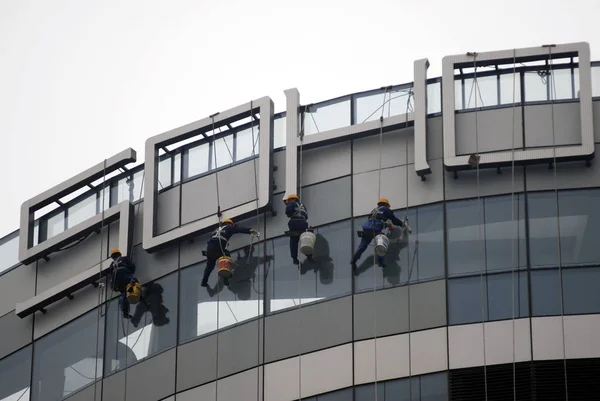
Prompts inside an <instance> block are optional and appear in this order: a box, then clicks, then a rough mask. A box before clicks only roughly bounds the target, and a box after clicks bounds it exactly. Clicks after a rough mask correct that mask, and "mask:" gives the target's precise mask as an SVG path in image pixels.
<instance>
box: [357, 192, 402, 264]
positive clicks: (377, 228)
mask: <svg viewBox="0 0 600 401" xmlns="http://www.w3.org/2000/svg"><path fill="white" fill-rule="evenodd" d="M388 220H390V221H391V222H392V223H393V224H395V225H397V226H399V227H404V223H403V222H402V220H400V219H399V218H397V217H396V216H395V215H394V212H392V210H391V209H390V201H389V200H387V199H386V198H380V199H379V201H378V202H377V207H376V208H375V209H373V210H372V211H371V214H370V215H369V218H368V219H367V221H365V222H364V223H363V224H362V229H363V234H362V238H361V240H360V244H359V245H358V248H357V249H356V252H355V253H354V256H353V257H352V262H351V263H352V265H353V266H355V265H356V262H358V260H359V259H360V257H361V256H362V254H363V253H364V252H365V251H366V250H367V248H368V247H369V244H370V243H371V241H373V238H375V236H376V235H377V234H380V233H381V232H382V231H383V229H384V228H385V227H386V224H387V223H386V222H387V221H388ZM377 261H378V264H379V266H381V267H385V258H384V257H383V256H378V257H377Z"/></svg>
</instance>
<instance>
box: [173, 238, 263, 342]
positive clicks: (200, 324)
mask: <svg viewBox="0 0 600 401" xmlns="http://www.w3.org/2000/svg"><path fill="white" fill-rule="evenodd" d="M231 257H232V259H233V261H234V266H233V268H234V269H233V277H232V278H231V279H230V282H229V286H228V287H226V286H224V285H223V282H222V280H219V279H218V277H217V272H216V269H215V270H214V271H213V272H212V273H211V275H210V278H209V280H208V286H207V287H201V286H200V283H201V281H202V276H203V275H204V268H205V267H206V262H203V263H199V264H197V265H194V266H191V267H188V268H186V269H184V270H182V271H181V294H180V308H181V314H182V316H185V319H181V322H180V325H181V326H180V330H179V342H180V343H181V342H185V341H188V340H192V339H194V338H196V337H199V336H202V335H205V334H208V333H211V332H213V331H215V330H217V328H224V327H227V326H231V325H234V324H236V323H239V322H242V321H245V320H249V319H252V318H255V317H257V316H260V315H262V313H263V306H264V303H263V301H262V300H263V298H264V288H263V287H264V284H263V283H264V273H263V272H264V265H265V259H266V258H265V254H264V244H262V243H260V244H256V245H254V246H253V247H252V248H250V246H248V247H244V248H242V249H238V250H236V251H233V252H231ZM267 258H268V257H267ZM217 324H218V326H217Z"/></svg>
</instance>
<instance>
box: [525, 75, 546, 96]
mask: <svg viewBox="0 0 600 401" xmlns="http://www.w3.org/2000/svg"><path fill="white" fill-rule="evenodd" d="M525 101H527V102H545V101H548V86H547V79H546V77H540V76H539V75H538V73H537V72H536V71H527V72H525Z"/></svg>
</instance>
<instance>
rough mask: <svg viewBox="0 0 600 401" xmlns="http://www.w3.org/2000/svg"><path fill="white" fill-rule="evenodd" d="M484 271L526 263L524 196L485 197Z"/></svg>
mask: <svg viewBox="0 0 600 401" xmlns="http://www.w3.org/2000/svg"><path fill="white" fill-rule="evenodd" d="M484 206H485V253H486V262H487V263H486V264H487V266H486V267H487V271H488V272H489V271H499V270H512V269H515V268H526V267H527V253H526V249H527V241H526V239H525V196H524V195H522V194H521V195H520V194H515V196H514V198H513V197H512V196H510V195H507V196H498V197H491V198H486V199H484Z"/></svg>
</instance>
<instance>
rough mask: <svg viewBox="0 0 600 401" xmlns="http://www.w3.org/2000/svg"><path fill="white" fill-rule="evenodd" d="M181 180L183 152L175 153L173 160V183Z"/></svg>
mask: <svg viewBox="0 0 600 401" xmlns="http://www.w3.org/2000/svg"><path fill="white" fill-rule="evenodd" d="M180 181H181V153H177V154H176V155H175V159H174V160H173V184H177V183H178V182H180Z"/></svg>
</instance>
